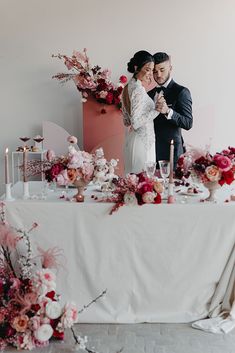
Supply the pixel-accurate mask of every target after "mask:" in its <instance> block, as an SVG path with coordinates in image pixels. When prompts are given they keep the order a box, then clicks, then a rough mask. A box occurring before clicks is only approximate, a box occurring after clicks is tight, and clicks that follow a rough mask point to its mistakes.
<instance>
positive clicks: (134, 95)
mask: <svg viewBox="0 0 235 353" xmlns="http://www.w3.org/2000/svg"><path fill="white" fill-rule="evenodd" d="M153 68H154V58H153V57H152V55H151V54H149V53H148V52H147V51H144V50H141V51H138V52H137V53H135V55H134V56H133V58H132V59H131V60H130V62H129V63H128V64H127V70H128V71H129V72H131V73H133V77H132V78H131V79H130V81H129V82H128V84H127V85H126V86H125V87H124V90H123V94H122V112H123V122H124V125H125V126H126V127H128V129H126V138H125V147H124V167H125V174H127V173H139V172H141V171H142V170H144V168H145V163H146V162H149V161H153V162H155V161H156V154H155V134H154V125H153V120H154V119H155V118H156V117H157V115H158V114H159V113H158V112H157V111H156V109H155V105H154V102H153V100H152V99H151V98H150V97H149V96H148V94H147V92H146V90H145V88H144V86H143V85H144V84H145V85H146V84H149V83H150V81H151V77H152V71H153Z"/></svg>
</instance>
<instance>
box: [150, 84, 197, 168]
mask: <svg viewBox="0 0 235 353" xmlns="http://www.w3.org/2000/svg"><path fill="white" fill-rule="evenodd" d="M148 94H149V96H150V97H151V98H152V99H154V96H155V94H156V88H153V89H152V90H151V91H149V92H148ZM164 97H165V99H166V102H167V104H168V105H169V108H171V109H172V110H173V115H172V117H171V119H167V118H166V117H165V116H164V115H163V114H159V115H158V116H157V118H156V119H154V130H155V136H156V159H157V161H160V160H163V159H166V160H169V156H170V142H171V140H174V147H175V149H174V168H175V167H176V163H177V160H178V158H179V156H180V155H181V154H182V153H184V152H185V148H184V140H183V137H182V134H181V129H185V130H189V129H191V127H192V125H193V116H192V98H191V94H190V91H189V90H188V89H187V88H186V87H183V86H180V85H178V84H177V83H176V82H174V81H173V80H171V81H170V83H169V84H168V86H167V88H166V91H165V93H164Z"/></svg>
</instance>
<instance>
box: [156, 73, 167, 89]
mask: <svg viewBox="0 0 235 353" xmlns="http://www.w3.org/2000/svg"><path fill="white" fill-rule="evenodd" d="M169 78H170V73H169V74H168V76H167V78H165V80H164V81H160V82H158V81H157V79H155V78H154V80H155V81H156V82H157V84H158V85H159V86H163V85H164V84H165V83H166V82H167V81H168V80H169Z"/></svg>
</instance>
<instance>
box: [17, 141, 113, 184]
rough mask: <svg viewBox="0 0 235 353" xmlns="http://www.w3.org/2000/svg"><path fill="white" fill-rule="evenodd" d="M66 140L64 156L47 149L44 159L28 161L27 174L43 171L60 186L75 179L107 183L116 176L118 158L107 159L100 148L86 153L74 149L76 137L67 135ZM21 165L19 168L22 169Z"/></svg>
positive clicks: (48, 179)
mask: <svg viewBox="0 0 235 353" xmlns="http://www.w3.org/2000/svg"><path fill="white" fill-rule="evenodd" d="M68 142H69V143H70V145H69V147H68V154H67V155H66V156H60V157H57V156H56V155H55V153H54V152H53V151H52V150H48V151H47V154H46V160H43V161H40V160H30V161H28V162H27V166H26V169H25V171H26V174H27V176H33V175H38V174H40V173H42V172H44V173H45V178H46V180H47V181H48V182H56V183H57V184H58V185H60V186H63V185H69V184H74V183H75V182H76V181H82V182H83V183H84V185H85V184H87V183H89V182H90V181H93V182H94V183H95V184H105V183H107V184H109V183H111V182H112V180H113V179H115V178H117V176H116V175H115V169H116V167H117V164H118V160H116V159H111V160H110V161H107V160H106V158H105V157H104V151H103V149H102V148H99V149H97V150H96V151H95V152H94V153H88V152H85V151H81V150H76V149H75V147H74V146H73V145H74V144H75V143H77V138H76V137H74V136H69V137H68ZM23 167H24V166H23V165H22V166H21V167H20V168H21V169H22V170H24V168H23Z"/></svg>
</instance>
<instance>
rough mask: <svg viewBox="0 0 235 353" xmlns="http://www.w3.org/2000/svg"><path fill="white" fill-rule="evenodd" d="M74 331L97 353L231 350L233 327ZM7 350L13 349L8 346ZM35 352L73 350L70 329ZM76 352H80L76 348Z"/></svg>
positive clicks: (234, 351) (88, 327) (234, 348)
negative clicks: (223, 331) (217, 330)
mask: <svg viewBox="0 0 235 353" xmlns="http://www.w3.org/2000/svg"><path fill="white" fill-rule="evenodd" d="M75 331H76V334H81V335H82V336H84V335H87V336H88V348H90V349H92V348H93V349H94V350H95V351H96V352H99V353H116V352H117V351H118V350H119V349H120V348H122V347H123V353H235V330H234V331H232V332H230V333H229V334H227V335H215V334H211V333H205V332H203V331H199V330H196V329H193V328H191V326H190V325H189V324H131V325H113V324H111V325H108V324H78V325H76V326H75ZM7 352H14V353H16V352H17V351H16V350H15V349H12V348H11V349H8V350H7ZM33 352H35V353H43V352H44V353H45V352H47V353H70V352H74V348H73V338H72V335H71V331H68V332H67V333H66V339H65V341H64V342H52V343H51V344H50V345H49V346H48V347H45V348H41V349H35V350H34V351H33ZM78 352H84V351H81V350H79V351H78Z"/></svg>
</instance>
